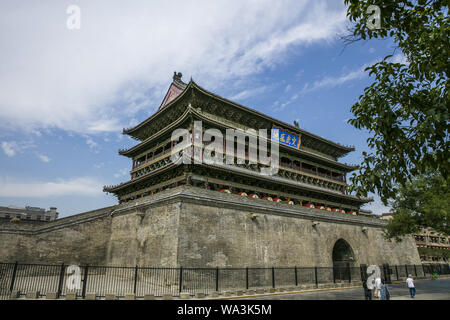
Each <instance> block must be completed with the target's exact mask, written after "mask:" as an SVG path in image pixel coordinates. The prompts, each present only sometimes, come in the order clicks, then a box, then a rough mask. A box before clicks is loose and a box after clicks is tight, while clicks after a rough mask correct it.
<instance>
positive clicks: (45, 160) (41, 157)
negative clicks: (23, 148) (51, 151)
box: [37, 153, 50, 162]
mask: <svg viewBox="0 0 450 320" xmlns="http://www.w3.org/2000/svg"><path fill="white" fill-rule="evenodd" d="M37 156H38V158H39V160H41V161H42V162H50V158H49V157H48V156H46V155H44V154H40V153H38V154H37Z"/></svg>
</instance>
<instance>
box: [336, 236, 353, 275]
mask: <svg viewBox="0 0 450 320" xmlns="http://www.w3.org/2000/svg"><path fill="white" fill-rule="evenodd" d="M354 263H355V257H354V254H353V250H352V247H350V245H349V244H348V242H347V241H345V240H344V239H339V240H338V241H336V243H335V244H334V247H333V274H334V280H335V281H336V280H338V281H344V280H349V281H350V280H351V269H352V267H353V266H354Z"/></svg>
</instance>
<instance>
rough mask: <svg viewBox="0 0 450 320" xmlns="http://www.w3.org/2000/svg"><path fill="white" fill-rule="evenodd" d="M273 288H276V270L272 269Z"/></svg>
mask: <svg viewBox="0 0 450 320" xmlns="http://www.w3.org/2000/svg"><path fill="white" fill-rule="evenodd" d="M272 288H275V268H274V267H272Z"/></svg>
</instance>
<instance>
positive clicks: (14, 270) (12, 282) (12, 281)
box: [9, 261, 19, 292]
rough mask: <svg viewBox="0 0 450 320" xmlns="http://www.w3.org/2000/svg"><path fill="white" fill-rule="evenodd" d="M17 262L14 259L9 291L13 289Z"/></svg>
mask: <svg viewBox="0 0 450 320" xmlns="http://www.w3.org/2000/svg"><path fill="white" fill-rule="evenodd" d="M18 264H19V263H18V262H17V261H16V263H15V264H14V269H13V274H12V277H11V286H10V287H9V291H11V292H12V291H13V289H14V282H15V281H16V272H17V266H18Z"/></svg>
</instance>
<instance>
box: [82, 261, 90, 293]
mask: <svg viewBox="0 0 450 320" xmlns="http://www.w3.org/2000/svg"><path fill="white" fill-rule="evenodd" d="M88 269H89V265H88V264H87V265H86V266H85V267H84V279H83V290H82V291H81V296H82V297H83V299H84V298H86V283H87V278H88Z"/></svg>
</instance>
